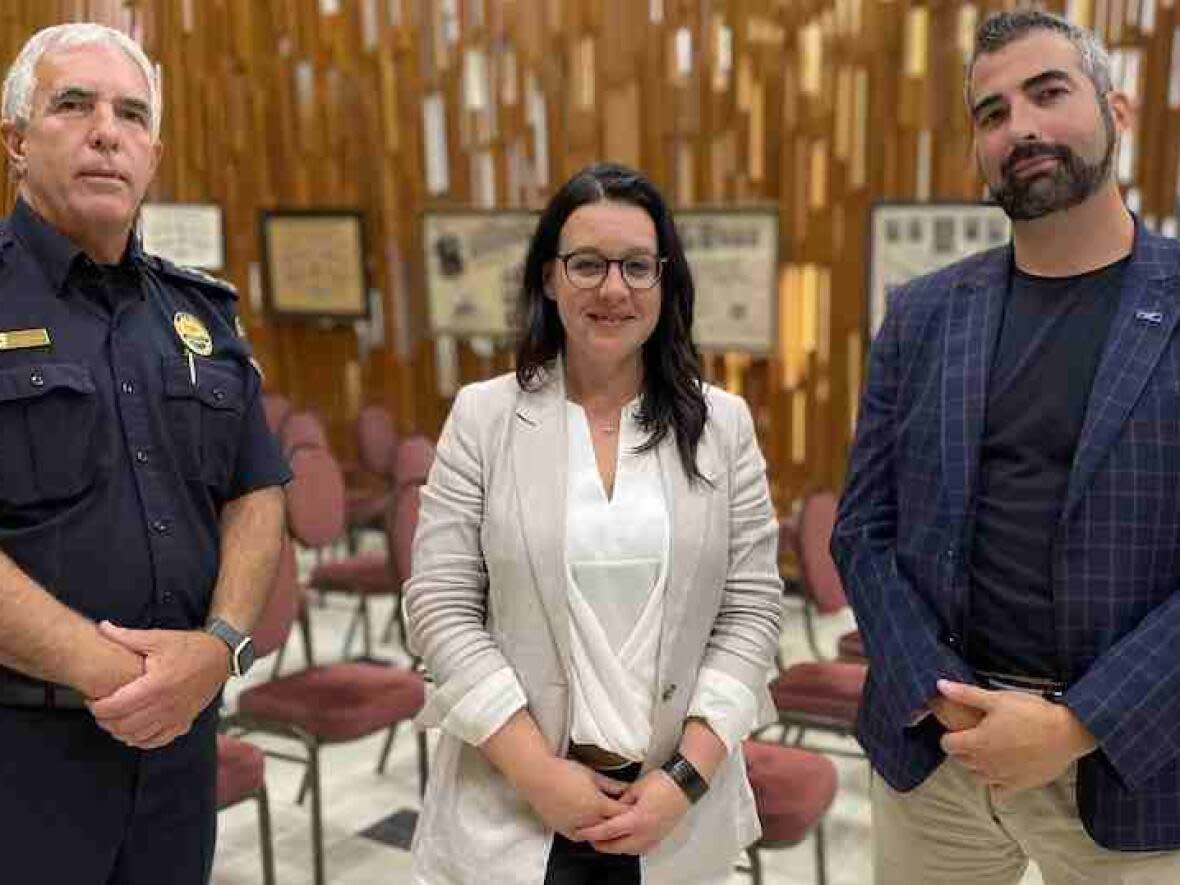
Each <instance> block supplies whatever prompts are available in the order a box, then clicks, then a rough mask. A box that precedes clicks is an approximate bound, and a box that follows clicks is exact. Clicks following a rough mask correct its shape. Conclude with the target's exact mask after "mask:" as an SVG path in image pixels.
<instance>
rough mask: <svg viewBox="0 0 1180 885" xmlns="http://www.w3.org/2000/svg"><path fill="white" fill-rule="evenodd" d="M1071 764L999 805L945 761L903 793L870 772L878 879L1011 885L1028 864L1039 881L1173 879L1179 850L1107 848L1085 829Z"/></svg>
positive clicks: (893, 884) (1118, 883) (891, 884)
mask: <svg viewBox="0 0 1180 885" xmlns="http://www.w3.org/2000/svg"><path fill="white" fill-rule="evenodd" d="M1076 781H1077V767H1076V766H1072V765H1071V766H1070V768H1069V770H1068V771H1066V773H1065V774H1063V775H1062V776H1061V777H1060V778H1058V779H1057V780H1055V781H1054V782H1053V783H1051V784H1049V785H1048V786H1045V787H1041V788H1040V789H1036V790H1026V791H1023V792H1021V793H1017V794H1016V795H1015V796H1013V797H1012V798H1010V799H1007V800H1004V801H1002V802H997V801H994V800H993V799H992V797H991V793H990V791H989V790H988V789H987V787H985V786H983V785H982V784H980V783H979V781H977V780H976V779H975V777H974V776H973V775H972V774H971V773H970V772H969V771H967V769H965V768H964V767H963V766H962V765H960V764H959V763H958V762H956V761H954V760H953V759H947V760H946V761H945V762H944V763H943V764H942V765H940V766H939V767H938V769H936V770H935V771H934V772H933V773H932V774H931V775H930V777H928V778H927V779H926V780H925V781H924V782H923V783H921V784H919V785H918V786H917V787H915V788H914V789H913V790H911V791H910V792H908V793H899V792H897V791H895V790H894V789H892V788H891V787H890V786H889V785H888V784H887V783H885V781H884V779H883V778H881V777H880V776H879V775H877V774H876V773H874V774H873V776H872V787H871V793H872V804H873V868H874V870H875V871H876V875H875V881H876V885H1016V883H1018V882H1020V879H1021V877H1022V876H1023V875H1024V871H1025V868H1026V867H1027V866H1028V862H1029V861H1030V860H1034V861H1036V863H1037V865H1038V866H1039V867H1040V869H1041V875H1042V876H1043V878H1044V881H1045V885H1177V883H1180V851H1153V852H1138V851H1135V852H1132V851H1111V850H1110V849H1107V848H1103V847H1102V846H1100V845H1099V844H1098V843H1096V842H1095V841H1094V840H1093V839H1092V838H1090V836H1089V835H1088V834H1087V833H1086V831H1085V830H1084V829H1083V828H1082V822H1081V820H1080V819H1079V817H1078V812H1077V803H1076V801H1075V798H1074V787H1075V784H1076Z"/></svg>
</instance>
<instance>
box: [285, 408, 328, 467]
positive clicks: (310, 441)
mask: <svg viewBox="0 0 1180 885" xmlns="http://www.w3.org/2000/svg"><path fill="white" fill-rule="evenodd" d="M279 442H280V443H282V446H283V453H284V454H286V455H288V456H290V454H291V453H292V452H293V451H295V450H296V449H300V448H304V447H307V446H310V447H312V448H318V449H326V448H328V433H327V431H326V430H324V423H323V422H322V421H320V419H319V416H318V415H316V413H315V412H312V411H308V410H303V411H301V412H292V413H291V414H290V415H288V416H287V418H286V420H285V421H283V426H282V430H281V432H280V433H279Z"/></svg>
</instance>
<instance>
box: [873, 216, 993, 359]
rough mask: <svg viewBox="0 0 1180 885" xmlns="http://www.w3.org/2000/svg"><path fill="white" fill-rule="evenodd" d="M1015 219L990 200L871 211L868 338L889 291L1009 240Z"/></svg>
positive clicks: (876, 326)
mask: <svg viewBox="0 0 1180 885" xmlns="http://www.w3.org/2000/svg"><path fill="white" fill-rule="evenodd" d="M1010 235H1011V223H1010V222H1009V221H1008V216H1007V215H1005V214H1004V212H1003V210H1002V209H1000V207H999V206H994V205H990V204H987V203H878V204H877V205H875V206H873V208H872V210H871V213H870V216H869V280H868V309H867V311H866V312H865V313H866V316H867V318H868V326H869V337H870V338H871V337H872V336H874V335H876V334H877V329H879V328H880V327H881V321H882V320H883V319H884V318H885V305H886V302H887V300H888V298H889V293H890V292H891V291H893V289H895V288H896V287H898V286H900V285H902V284H903V283H907V282H909V281H910V280H912V279H914V278H916V277H920V276H922V275H923V274H927V273H931V272H933V271H936V270H938V269H940V268H942V267H945V266H946V265H948V264H951V263H953V262H955V261H958V260H959V259H960V258H966V257H967V256H968V255H971V254H972V253H974V252H979V251H981V250H983V249H991V248H993V247H995V246H1000V245H1003V244H1004V243H1007V242H1008V239H1009V236H1010Z"/></svg>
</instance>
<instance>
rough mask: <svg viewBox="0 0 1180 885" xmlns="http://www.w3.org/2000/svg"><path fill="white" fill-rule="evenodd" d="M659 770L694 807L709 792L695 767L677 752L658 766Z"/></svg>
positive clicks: (705, 782)
mask: <svg viewBox="0 0 1180 885" xmlns="http://www.w3.org/2000/svg"><path fill="white" fill-rule="evenodd" d="M660 769H661V770H662V771H663V772H664V773H665V774H667V775H668V777H670V778H672V780H673V781H675V782H676V786H678V787H680V789H681V790H683V791H684V795H685V796H687V797H688V801H689V802H690V803H692V804H693V805H695V804H696V803H697V801H698V800H699V799H700V798H701V797H702V796H704V795H705V793H707V792H709V782H708V781H707V780H705V779H704V778H703V777H701V773H700V772H699V771H697V768H696V766H695V765H693V764H692V763H691V762H689V761H688V760H687V759H685V758H684V757H683V756H681V755H680V753H679V752H676V753H673V754H672V756H671V757H670V758H669V759H668V761H667V762H665V763H664V764H663V765H661V766H660Z"/></svg>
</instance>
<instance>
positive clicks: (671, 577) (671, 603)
mask: <svg viewBox="0 0 1180 885" xmlns="http://www.w3.org/2000/svg"><path fill="white" fill-rule="evenodd" d="M712 439H713V437H712V434H710V433H706V434H704V435H703V436H702V437H701V444H700V446H699V447H698V449H697V465H698V467H699V469H700V471H701V473H702V474H704V475H705V476H706V477H707V478H708V479H709V480H710V481H711V482H713V483H716V482H718V478H717V475H716V474H717V471H716V470H715V469H714V467H713V465H714V459H713V457H712V456H713V452H712ZM656 453H657V457H658V458H659V460H660V474H661V476H662V478H663V483H664V493H665V494H666V495H667V497H668V517H669V520H670V525H669V531H670V532H671V538H670V539H669V544H668V574H667V579H666V583H665V585H664V620H663V623H662V625H661V627H660V662H659V672H660V673H661V674H663V673H666V672H667V663H668V661H669V659H670V658H671V656H672V655H673V654H674V653H675V643H676V641H677V639H678V637H679V636H680V635H681V632H682V631H681V629H680V628H681V627H682V626H683V624H684V621H685V618H686V616H687V610H686V609H687V605H688V600H689V596H690V595H691V594H690V592H689V590H690V588H691V587H692V585H693V581H694V580H695V578H696V573H697V567H698V566H699V565H700V558H701V550H702V549H704V546H705V528H706V527H707V526H708V524H709V503H710V501H711V500H712V497H713V495H712V494H711V492H712V489H711V488H710V486H708V485H705V484H704V483H701V482H698V483H696V484H695V485H689V482H688V477H687V476H686V475H685V473H684V468H683V467H682V466H681V463H680V452H679V450H678V449H677V448H676V439H675V437H674V435H673V434H672V432H671V430H669V433H668V436H666V437H665V438H664V440H663V441H662V442H661V443H660V445H659V447H658V448H657V450H656ZM685 688H686V689H687V690H689V691H691V690H692V686H685Z"/></svg>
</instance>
